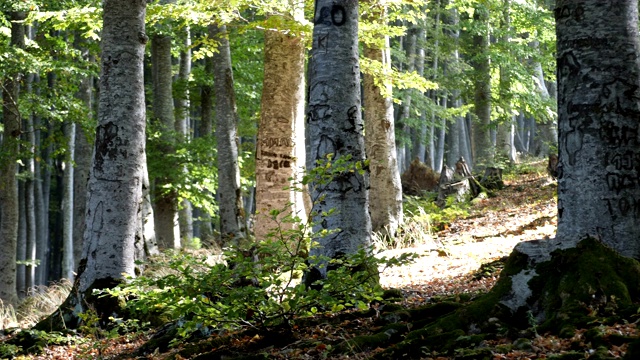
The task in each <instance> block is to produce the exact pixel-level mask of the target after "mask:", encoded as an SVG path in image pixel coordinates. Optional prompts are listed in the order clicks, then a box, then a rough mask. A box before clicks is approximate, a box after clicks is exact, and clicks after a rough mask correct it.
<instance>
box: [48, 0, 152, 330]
mask: <svg viewBox="0 0 640 360" xmlns="http://www.w3.org/2000/svg"><path fill="white" fill-rule="evenodd" d="M103 7H104V11H103V23H104V27H103V30H102V55H101V57H100V59H101V64H102V71H101V76H100V94H99V97H98V101H99V107H98V127H97V129H96V143H95V151H94V155H93V165H92V168H91V174H90V177H89V183H88V194H89V195H88V196H89V197H88V200H87V214H86V219H87V226H86V230H85V233H84V240H85V241H84V243H85V246H84V250H83V258H82V260H81V262H80V265H79V267H78V277H77V279H76V281H75V282H74V286H73V289H72V290H71V293H70V294H69V297H68V298H67V300H66V301H65V303H64V304H63V305H61V307H60V308H59V309H58V311H56V312H54V313H53V314H52V315H50V316H49V317H48V318H47V319H46V320H43V321H42V322H41V323H40V324H38V326H37V327H38V328H40V329H52V328H54V329H60V328H65V327H66V328H75V327H77V326H78V325H79V320H80V319H79V317H78V314H79V313H80V312H83V311H86V310H87V309H88V307H90V308H93V309H95V311H97V312H98V315H99V316H100V318H101V323H100V324H97V325H99V326H100V325H103V324H104V323H105V322H106V321H108V318H109V317H110V316H115V317H120V315H121V314H120V310H121V309H120V306H121V305H119V304H118V301H117V300H116V299H113V298H111V297H97V296H95V295H93V294H92V292H93V290H94V289H104V288H110V287H113V286H115V285H117V284H119V283H121V282H122V281H123V276H125V275H130V276H134V268H135V264H134V255H135V252H134V246H135V237H136V234H137V229H138V224H139V214H140V211H141V209H140V207H141V202H142V183H143V180H144V179H143V176H144V174H143V170H144V160H145V156H144V154H145V124H146V118H145V98H144V81H143V76H144V75H143V61H144V49H145V43H146V42H147V36H146V35H145V32H144V30H145V29H144V24H145V22H144V21H145V8H146V1H144V0H106V1H104V3H103ZM61 320H62V321H61Z"/></svg>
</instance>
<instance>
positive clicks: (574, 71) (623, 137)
mask: <svg viewBox="0 0 640 360" xmlns="http://www.w3.org/2000/svg"><path fill="white" fill-rule="evenodd" d="M555 15H556V27H557V29H556V31H557V66H558V124H559V147H560V152H559V166H558V172H559V174H558V229H557V234H556V237H555V239H549V240H541V241H526V242H522V243H520V244H518V245H517V246H516V248H515V249H514V252H513V253H512V255H511V256H510V260H509V261H507V264H506V265H505V268H504V270H503V274H507V275H505V276H503V277H501V279H500V280H499V282H498V284H496V286H495V287H494V289H493V290H492V293H490V294H489V295H487V299H492V300H485V302H486V301H495V299H496V297H495V294H499V296H500V297H499V303H498V305H497V306H496V307H495V308H494V310H495V311H498V313H499V314H501V316H502V317H505V318H510V320H509V321H516V322H520V323H521V324H523V323H526V319H524V317H526V315H525V313H526V312H529V314H530V315H529V316H533V317H534V318H535V319H536V321H537V322H538V323H540V324H542V326H544V327H547V328H548V329H552V330H555V331H559V329H561V328H562V327H563V326H564V325H565V324H567V323H570V322H571V321H575V322H579V321H584V315H582V314H583V313H584V310H585V309H587V308H589V309H593V311H597V312H607V311H608V310H607V308H608V305H607V306H606V307H605V306H603V305H601V304H603V303H602V300H603V299H604V304H606V303H607V301H608V300H611V301H612V302H614V303H615V306H614V308H615V309H616V312H617V311H620V312H622V311H624V310H623V309H625V308H627V307H632V308H633V309H634V311H635V309H636V308H637V305H634V302H635V303H636V304H637V301H638V300H640V298H639V294H638V281H640V266H639V265H638V262H637V261H633V260H631V259H635V260H638V259H640V242H639V241H638V235H640V224H639V223H638V221H637V218H638V216H640V215H639V214H640V213H639V209H640V207H638V206H637V201H638V200H637V199H638V198H640V183H638V180H637V171H638V166H639V164H638V160H637V159H639V158H640V148H639V147H638V145H639V144H638V142H639V141H640V131H639V124H638V117H639V116H640V92H639V90H640V61H639V57H638V55H639V54H640V43H639V41H638V3H637V1H634V0H628V1H618V2H616V4H615V5H612V4H610V3H603V2H601V1H598V0H586V1H585V0H560V1H558V2H557V4H556V10H555ZM630 258H631V259H630ZM601 279H607V280H606V281H601ZM505 290H506V291H505ZM481 306H482V305H481ZM494 314H495V313H494ZM490 316H491V315H490Z"/></svg>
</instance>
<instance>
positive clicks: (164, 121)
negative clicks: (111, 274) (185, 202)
mask: <svg viewBox="0 0 640 360" xmlns="http://www.w3.org/2000/svg"><path fill="white" fill-rule="evenodd" d="M171 44H172V39H171V36H170V35H167V34H163V33H159V34H155V35H153V36H152V37H151V61H152V73H153V76H152V77H153V104H152V109H153V119H154V121H155V122H156V123H157V125H158V126H159V128H160V131H161V132H162V134H161V136H160V139H159V142H160V144H158V148H157V149H156V151H157V153H158V154H159V156H162V155H160V154H172V153H174V152H175V141H176V139H175V136H174V135H175V126H176V125H175V123H176V118H175V113H174V104H173V86H172V84H173V75H172V63H171V60H172V56H171ZM166 161H167V162H168V167H170V168H172V166H171V165H169V164H170V163H171V160H170V159H169V158H167V159H166ZM166 170H167V171H165V173H163V176H158V177H157V178H156V179H154V180H155V187H154V189H155V193H154V196H153V203H154V217H155V219H154V222H155V226H156V236H157V242H158V246H159V247H160V249H178V248H180V228H179V223H178V195H177V193H176V191H175V190H173V189H170V188H169V189H167V188H166V187H165V186H171V185H172V181H171V176H170V172H171V171H176V169H173V168H172V169H166Z"/></svg>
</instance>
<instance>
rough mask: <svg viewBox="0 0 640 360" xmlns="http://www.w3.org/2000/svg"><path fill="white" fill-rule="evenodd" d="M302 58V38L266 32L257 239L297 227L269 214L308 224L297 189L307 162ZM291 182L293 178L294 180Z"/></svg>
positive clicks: (303, 52) (259, 153) (258, 164)
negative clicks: (273, 231) (293, 218)
mask: <svg viewBox="0 0 640 360" xmlns="http://www.w3.org/2000/svg"><path fill="white" fill-rule="evenodd" d="M304 60H305V46H304V41H303V39H302V38H300V37H292V36H290V35H287V34H283V33H281V32H279V31H267V32H266V33H265V48H264V82H263V87H262V106H261V112H260V113H261V117H260V126H259V129H258V141H257V151H256V210H257V211H256V218H255V221H256V222H255V228H254V232H255V236H256V239H258V240H263V239H265V238H266V236H267V234H268V233H269V232H270V231H272V230H273V229H275V228H277V227H280V228H281V229H282V230H290V229H293V228H294V226H296V224H293V223H282V224H279V221H274V220H272V219H271V216H270V215H269V212H270V211H271V210H280V211H283V212H282V213H281V215H280V216H279V218H282V217H283V216H285V215H292V216H298V217H300V220H301V222H302V223H305V222H306V219H307V213H306V210H305V205H304V202H305V201H304V198H303V197H304V194H303V193H302V192H301V191H295V190H293V189H291V187H292V186H295V187H299V186H300V185H299V182H300V180H301V178H302V166H303V165H304V160H305V147H304V100H305V96H304V95H305V87H304ZM290 179H293V181H292V180H290Z"/></svg>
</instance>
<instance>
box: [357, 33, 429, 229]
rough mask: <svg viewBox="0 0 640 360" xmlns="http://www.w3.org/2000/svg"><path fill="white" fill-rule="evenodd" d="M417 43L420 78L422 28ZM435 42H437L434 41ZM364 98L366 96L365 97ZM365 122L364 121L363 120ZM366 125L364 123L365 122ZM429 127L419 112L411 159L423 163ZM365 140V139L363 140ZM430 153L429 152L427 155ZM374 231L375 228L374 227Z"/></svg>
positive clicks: (424, 35) (422, 113) (423, 39)
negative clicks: (416, 159) (418, 122)
mask: <svg viewBox="0 0 640 360" xmlns="http://www.w3.org/2000/svg"><path fill="white" fill-rule="evenodd" d="M417 36H418V43H417V50H416V65H415V66H416V73H418V75H420V76H424V62H425V50H424V47H425V43H426V42H427V32H426V31H425V29H424V28H422V27H421V28H419V29H418V35H417ZM436 41H437V40H436ZM365 98H366V95H365ZM365 110H366V107H365ZM365 117H366V116H365ZM365 120H366V119H365ZM365 124H366V121H365ZM428 130H429V125H428V124H427V115H426V112H425V111H424V110H423V111H421V112H420V124H419V125H418V128H417V129H415V131H414V133H413V134H414V137H413V141H412V143H413V149H412V152H411V158H412V159H415V158H418V160H420V161H421V162H425V156H426V155H427V134H428ZM365 139H366V138H365ZM430 154H431V151H430V152H429V155H430ZM374 229H375V227H374Z"/></svg>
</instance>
